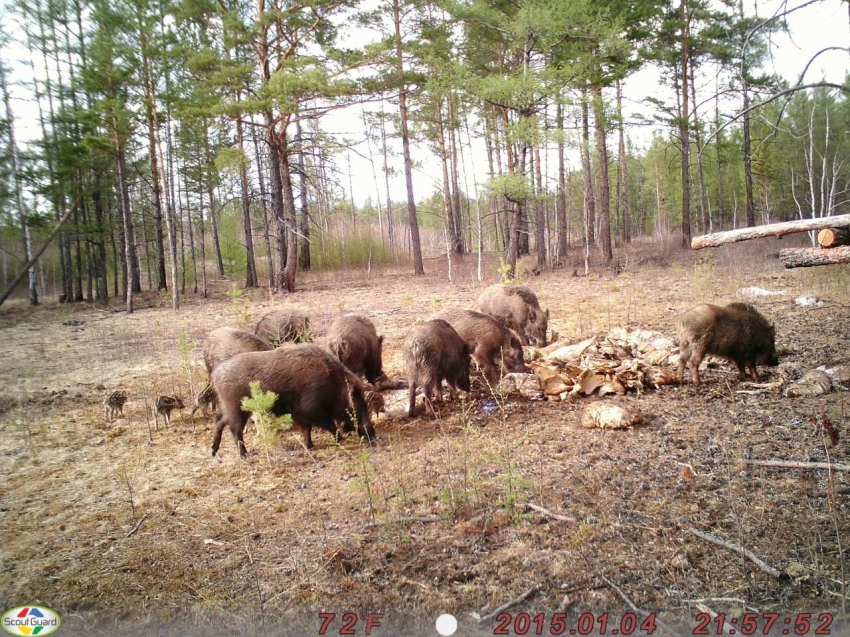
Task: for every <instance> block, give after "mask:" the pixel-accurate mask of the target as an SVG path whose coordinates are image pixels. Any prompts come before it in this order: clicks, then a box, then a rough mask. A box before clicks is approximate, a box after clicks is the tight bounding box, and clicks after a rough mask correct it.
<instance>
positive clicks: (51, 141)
mask: <svg viewBox="0 0 850 637" xmlns="http://www.w3.org/2000/svg"><path fill="white" fill-rule="evenodd" d="M34 18H35V20H36V21H37V22H38V28H39V37H38V42H37V44H36V43H34V42H29V40H28V43H29V44H30V50H32V48H33V47H34V46H37V47H38V49H39V50H40V51H41V54H42V64H43V67H44V76H45V79H44V87H45V95H46V96H47V100H48V106H49V115H50V136H48V134H47V126H46V124H45V118H44V111H43V109H42V106H41V100H40V95H39V90H38V80H37V79H34V80H33V87H34V93H35V98H36V103H37V104H38V119H39V124H40V126H41V136H42V139H43V140H44V144H45V149H44V150H45V152H44V155H45V160H46V162H47V174H48V177H49V179H50V183H51V184H55V183H57V182H56V173H55V168H54V162H53V157H54V152H55V150H56V148H57V147H58V144H57V142H56V118H55V114H54V109H53V89H52V88H51V80H50V65H49V64H48V58H47V50H48V49H47V36H46V33H45V30H44V21H45V18H44V14H43V13H42V9H41V3H40V2H38V1H37V2H36V3H35V10H34ZM30 63H31V66H32V75H33V78H36V70H35V60H34V58H32V57H31V59H30ZM50 200H51V204H52V205H53V213H54V216H55V217H56V219H57V221H58V220H59V219H61V218H62V216H63V214H64V213H63V211H62V208H63V202H64V197H63V196H62V195H61V194H60V193H59V192H57V191H56V190H55V189H54V191H53V192H52V193H51V197H50ZM66 236H67V233H66V232H65V231H62V232H61V233H60V234H59V236H58V238H57V241H56V245H57V247H58V248H59V269H60V276H61V279H62V293H61V295H60V300H61V299H65V300H68V299H70V298H71V296H70V293H69V290H70V286H71V278H70V276H71V274H70V270H68V269H67V268H66V265H65V264H66V259H65V256H66Z"/></svg>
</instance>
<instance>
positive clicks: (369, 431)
mask: <svg viewBox="0 0 850 637" xmlns="http://www.w3.org/2000/svg"><path fill="white" fill-rule="evenodd" d="M211 381H212V386H213V389H214V390H215V393H216V394H217V395H218V401H219V407H220V409H221V411H220V413H219V414H218V415H217V416H216V419H215V432H214V435H213V445H212V454H213V455H216V453H218V448H219V446H220V445H221V434H222V432H223V431H224V428H225V427H228V428H229V429H230V431H231V433H232V434H233V437H234V438H235V439H236V446H237V447H238V449H239V453H240V455H241V456H242V457H245V456H246V455H247V450H246V448H245V442H244V440H243V434H244V431H245V423H246V422H247V421H248V416H249V414H248V413H247V412H245V411H242V399H243V398H245V397H246V396H250V395H251V389H250V384H251V383H252V382H254V381H257V382H259V383H260V387H261V388H262V390H263V391H272V392H274V393H276V394H277V396H278V398H277V401H276V402H275V404H274V407H273V408H272V413H274V414H275V415H276V416H283V415H285V414H291V415H292V421H293V424H294V425H295V427H297V428H298V430H299V431H301V433H302V435H303V436H304V444H305V445H306V447H307V448H308V449H312V448H313V440H312V437H311V429H312V427H313V426H316V427H319V428H320V429H325V430H327V431H330V432H331V433H333V434H334V435H335V436H336V435H338V431H339V429H340V427H342V428H343V429H345V430H349V429H350V430H352V431H353V430H354V429H356V430H357V432H358V433H359V434H360V435H361V436H363V437H364V438H366V439H367V440H370V441H371V440H374V439H375V430H374V428H373V427H372V422H371V420H370V418H369V408H368V406H367V404H366V397H365V394H366V388H365V386H364V385H363V382H362V381H361V380H360V379H359V378H358V377H357V376H355V375H354V374H353V373H351V372H350V371H349V370H348V369H346V367H345V366H344V365H343V364H342V363H340V362H339V360H338V359H337V358H336V357H335V356H334V355H332V354H331V353H329V352H327V351H325V350H324V349H322V348H321V347H318V346H317V345H312V344H301V345H291V346H287V347H281V348H279V349H276V350H272V351H270V352H249V353H247V354H239V355H238V356H234V357H233V358H231V359H229V360H227V361H224V362H223V363H221V364H220V365H219V366H218V367H216V369H215V371H213V374H212V379H211Z"/></svg>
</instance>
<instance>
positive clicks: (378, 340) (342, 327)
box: [325, 314, 384, 383]
mask: <svg viewBox="0 0 850 637" xmlns="http://www.w3.org/2000/svg"><path fill="white" fill-rule="evenodd" d="M383 343H384V337H383V336H378V332H377V330H375V325H374V324H373V323H372V321H370V320H369V319H368V318H366V317H365V316H357V315H355V314H348V315H346V316H341V317H339V318H338V319H336V320H335V321H334V322H333V323H331V325H330V327H329V328H328V334H327V336H326V337H325V345H326V347H327V348H328V350H330V352H331V353H332V354H334V355H335V356H336V357H337V358H338V359H339V360H340V361H341V362H342V364H343V365H345V366H346V367H347V368H348V369H350V370H351V371H352V372H354V373H355V374H357V375H358V376H360V377H361V378H365V379H366V380H367V381H369V382H370V383H374V382H376V381H377V380H378V379H379V378H381V377H382V376H383V371H382V369H381V368H382V366H383V363H382V360H381V348H382V346H383Z"/></svg>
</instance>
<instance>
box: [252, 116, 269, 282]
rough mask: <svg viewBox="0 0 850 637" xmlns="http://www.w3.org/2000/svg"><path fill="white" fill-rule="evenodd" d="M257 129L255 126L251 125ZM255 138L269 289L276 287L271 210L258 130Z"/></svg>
mask: <svg viewBox="0 0 850 637" xmlns="http://www.w3.org/2000/svg"><path fill="white" fill-rule="evenodd" d="M251 128H252V129H253V130H254V131H256V128H255V127H253V126H252V127H251ZM251 136H252V137H253V139H254V155H255V157H256V160H257V177H258V178H259V180H260V200H261V202H262V204H263V239H264V241H265V243H266V261H267V267H268V269H269V289H273V288H274V254H273V253H272V244H271V239H270V238H269V211H268V202H267V200H266V179H265V177H263V172H264V171H265V167H264V166H263V160H262V155H261V154H260V142H259V140H258V139H257V135H256V132H254V133H252V135H251Z"/></svg>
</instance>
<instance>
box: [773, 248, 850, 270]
mask: <svg viewBox="0 0 850 637" xmlns="http://www.w3.org/2000/svg"><path fill="white" fill-rule="evenodd" d="M779 259H780V260H781V261H782V262H783V263H784V264H785V267H786V268H811V267H814V266H816V265H835V264H837V263H850V246H840V247H838V248H830V249H829V250H824V249H823V248H788V249H786V250H780V251H779Z"/></svg>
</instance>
